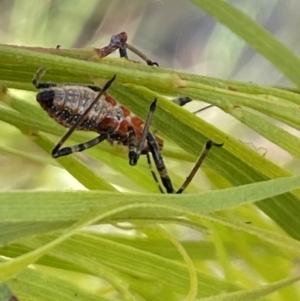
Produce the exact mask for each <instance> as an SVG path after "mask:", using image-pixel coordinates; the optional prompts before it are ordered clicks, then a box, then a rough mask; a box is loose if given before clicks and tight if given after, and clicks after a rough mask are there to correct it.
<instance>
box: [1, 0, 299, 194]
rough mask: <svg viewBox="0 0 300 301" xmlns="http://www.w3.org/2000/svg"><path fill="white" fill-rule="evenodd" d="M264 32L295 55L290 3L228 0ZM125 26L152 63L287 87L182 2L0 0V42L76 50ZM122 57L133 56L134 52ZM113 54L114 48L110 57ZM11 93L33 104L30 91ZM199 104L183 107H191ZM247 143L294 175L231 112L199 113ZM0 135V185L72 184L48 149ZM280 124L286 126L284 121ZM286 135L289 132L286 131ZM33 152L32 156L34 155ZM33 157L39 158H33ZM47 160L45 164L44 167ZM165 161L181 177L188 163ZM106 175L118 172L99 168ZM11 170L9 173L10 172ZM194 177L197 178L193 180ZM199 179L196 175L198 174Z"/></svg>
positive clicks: (293, 4) (292, 162)
mask: <svg viewBox="0 0 300 301" xmlns="http://www.w3.org/2000/svg"><path fill="white" fill-rule="evenodd" d="M229 2H230V3H232V4H233V5H235V6H236V7H238V8H239V9H241V10H242V11H244V12H245V13H246V14H247V15H249V16H251V17H252V18H253V19H255V21H256V22H258V23H259V24H261V25H263V26H264V27H265V28H267V29H268V30H269V31H270V32H272V33H273V34H274V35H275V36H276V37H277V38H278V39H279V40H280V41H282V42H283V43H284V44H286V45H287V46H288V47H289V48H291V49H292V50H293V51H294V52H295V53H297V52H298V51H297V49H298V48H299V49H300V47H298V45H299V43H300V41H299V39H298V28H299V25H300V24H299V23H300V19H299V18H298V11H299V10H298V9H299V8H300V2H299V1H296V0H251V1H245V0H242V1H229ZM121 31H126V32H127V33H128V37H129V38H128V41H129V43H131V44H132V45H134V46H136V47H137V48H139V49H141V50H142V51H143V52H145V53H146V54H147V56H149V57H150V58H151V59H152V60H154V61H157V62H159V64H160V66H162V67H166V68H175V69H179V70H184V71H187V72H191V73H196V74H202V75H205V76H212V77H217V78H223V79H233V80H239V81H245V82H254V83H259V84H265V85H272V86H284V87H293V86H292V85H291V84H290V82H289V81H288V80H287V79H286V78H285V77H284V76H283V75H282V74H281V73H280V72H278V71H277V70H276V69H275V68H274V67H273V66H272V65H271V63H269V62H268V61H267V60H266V59H264V58H263V57H262V56H261V55H259V54H257V53H256V52H255V50H253V49H251V48H250V47H249V46H247V45H246V44H245V42H244V41H242V40H241V39H240V38H239V37H237V36H236V35H234V34H233V33H231V32H230V31H229V30H228V29H227V28H225V27H224V26H222V25H220V24H218V23H217V22H216V21H215V20H214V19H212V18H211V17H210V16H208V15H207V14H205V13H204V12H201V11H200V10H199V9H198V8H197V7H196V6H195V5H194V4H192V3H190V2H189V1H184V0H165V1H162V0H161V1H159V0H158V1H156V0H145V1H138V0H130V1H121V0H119V1H118V0H113V1H99V0H89V1H83V0H72V1H71V0H65V1H55V0H52V1H50V0H49V1H46V0H45V1H38V0H31V1H29V0H2V1H0V43H2V44H12V45H24V46H25V45H26V46H41V47H56V45H61V47H62V48H70V47H76V48H84V47H102V46H104V45H107V44H108V42H109V40H110V37H111V36H112V35H113V34H116V33H119V32H121ZM129 55H130V58H132V59H135V60H139V59H138V58H137V57H136V56H135V55H134V54H132V53H129ZM113 56H114V57H118V53H117V52H116V53H114V54H113ZM16 95H17V96H18V97H21V98H25V99H27V100H29V101H32V102H35V96H34V94H33V93H29V92H27V93H18V94H16ZM202 106H204V104H202V103H200V102H198V101H194V102H192V103H190V104H188V105H187V109H189V110H192V111H193V110H197V109H199V108H201V107H202ZM199 116H201V118H204V119H206V120H208V121H209V122H212V123H213V124H215V125H216V126H218V127H222V129H223V130H224V131H227V132H230V133H231V134H232V135H233V136H234V137H236V138H237V139H240V140H241V141H242V142H244V143H245V144H247V145H249V147H251V148H255V149H257V151H258V152H259V153H261V154H262V155H265V156H266V157H267V158H269V159H271V160H276V162H277V163H278V164H280V165H284V166H285V167H286V168H287V169H289V170H290V171H292V172H294V173H297V170H298V169H299V162H298V160H296V159H294V158H292V157H291V156H290V155H289V154H288V153H287V152H285V151H283V150H282V149H280V148H279V147H277V146H275V145H274V144H272V143H270V142H269V141H267V140H266V139H264V138H261V137H260V136H258V135H257V134H256V133H255V132H254V131H252V130H249V129H248V128H246V127H245V126H244V125H241V124H240V123H239V122H237V121H236V120H234V119H233V118H232V117H230V116H228V115H227V114H225V113H223V112H221V111H220V110H218V109H216V108H213V109H210V110H207V111H205V112H202V113H200V114H199ZM0 124H1V137H0V164H1V173H0V189H24V188H35V189H45V188H56V189H60V188H76V189H78V188H79V189H83V186H82V185H81V184H79V183H78V182H77V181H76V180H75V179H73V178H72V176H70V175H68V174H67V173H66V172H65V171H64V170H61V169H60V168H58V167H56V166H55V165H56V163H55V162H54V160H52V159H51V158H50V156H49V154H45V153H44V152H43V151H41V150H40V149H39V148H37V147H36V146H35V145H33V143H32V142H31V141H29V139H27V138H26V137H24V136H23V135H21V134H20V133H19V132H18V130H16V129H15V128H13V127H12V126H10V125H7V124H5V123H3V122H1V123H0ZM284 127H285V129H287V130H290V131H292V130H291V129H289V128H288V127H287V126H284ZM293 134H295V135H297V133H295V130H293ZM6 147H9V148H10V150H11V149H16V150H18V149H24V148H25V149H26V150H27V151H28V152H29V153H32V155H33V156H34V157H35V158H34V160H30V159H28V158H20V157H18V156H14V155H13V154H12V153H11V151H8V150H7V149H6ZM39 156H40V157H39ZM39 158H41V161H42V162H39ZM45 160H48V161H49V163H51V164H45V163H44V162H45ZM167 164H168V165H169V166H170V165H171V167H172V168H173V167H174V169H177V170H183V172H182V174H183V175H184V174H186V173H187V171H188V169H189V168H190V166H191V164H188V163H186V166H185V165H184V164H181V163H178V162H171V161H170V160H167ZM99 168H100V170H101V172H103V171H104V172H105V173H107V175H108V177H109V178H114V177H116V176H118V175H117V174H116V173H114V171H112V170H110V169H109V168H106V167H105V166H102V167H101V166H100V167H99ZM16 175H17V176H16ZM198 180H199V179H198ZM201 180H202V181H203V179H202V178H201Z"/></svg>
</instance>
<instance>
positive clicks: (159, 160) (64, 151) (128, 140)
mask: <svg viewBox="0 0 300 301" xmlns="http://www.w3.org/2000/svg"><path fill="white" fill-rule="evenodd" d="M45 71H46V69H45V68H40V69H39V70H38V71H37V73H36V75H35V76H34V78H33V80H32V83H33V85H34V86H35V87H36V88H37V89H42V90H41V91H40V92H38V93H37V95H36V99H37V101H38V102H39V104H40V105H41V107H42V108H43V109H44V110H45V111H46V112H47V113H48V115H49V116H50V117H51V118H53V119H54V120H55V121H56V122H57V123H59V124H61V125H63V126H64V127H67V128H69V129H68V131H67V132H66V134H65V135H64V136H63V137H62V138H61V139H60V141H59V142H58V144H57V145H56V146H55V148H54V149H53V150H52V156H53V157H54V158H58V157H62V156H66V155H69V154H72V153H74V152H81V151H83V150H85V149H88V148H90V147H93V146H95V145H97V144H99V143H101V142H102V141H104V140H108V141H109V142H110V143H113V142H117V143H120V144H123V145H127V146H128V148H129V164H130V165H136V164H137V162H138V159H139V157H140V155H142V154H146V155H147V160H148V164H149V166H150V167H151V159H150V156H149V152H150V153H151V155H152V157H153V159H154V162H155V166H156V169H157V171H158V172H159V174H160V177H161V181H162V184H163V186H164V187H165V189H166V190H167V193H182V192H183V191H184V189H185V188H186V187H187V186H188V184H189V183H190V182H191V180H192V179H193V177H194V175H195V174H196V172H197V170H198V169H199V167H200V166H201V164H202V162H203V160H204V158H205V157H206V155H207V154H208V151H209V150H210V148H211V147H212V146H218V147H221V146H222V145H223V144H218V143H215V142H213V141H211V140H210V141H208V142H207V143H206V146H205V149H204V151H203V152H202V153H201V155H200V157H199V159H198V161H197V163H196V164H195V166H194V168H193V169H192V171H191V173H190V174H189V176H188V177H187V178H186V180H185V181H184V183H183V185H182V186H181V187H180V189H179V190H177V191H176V190H175V189H174V188H173V185H172V182H171V179H170V177H169V175H168V172H167V169H166V166H165V163H164V160H163V157H162V155H161V152H160V151H161V149H162V147H163V140H162V139H160V138H158V137H156V136H155V135H154V134H152V133H151V132H150V130H149V129H150V125H151V122H152V119H153V114H154V111H155V108H156V99H155V100H154V101H153V102H152V104H151V105H150V109H149V113H148V116H147V119H146V121H145V122H143V121H142V120H141V119H140V118H139V117H137V116H130V111H129V110H128V109H126V108H125V107H123V106H121V105H118V104H117V102H116V100H115V99H113V98H112V97H111V96H109V95H108V94H107V93H106V91H107V90H108V89H109V87H110V86H111V84H112V83H113V81H114V80H115V78H116V76H113V78H112V79H111V80H109V81H108V82H107V83H106V84H105V85H104V87H103V88H102V89H101V88H100V87H97V86H94V85H78V84H56V83H50V82H40V79H41V77H42V76H43V74H44V73H45ZM188 101H189V99H186V100H184V98H183V99H181V100H177V101H176V102H177V103H179V104H180V105H184V104H185V103H186V102H188ZM143 124H144V126H143ZM76 129H77V130H85V131H94V132H97V133H99V134H100V135H99V136H97V137H96V138H94V139H92V140H89V141H87V142H85V143H80V144H77V145H74V146H71V147H64V148H61V147H62V145H63V144H64V143H65V142H66V140H67V139H68V138H69V137H70V136H71V134H72V133H73V132H74V131H75V130H76ZM151 172H152V176H153V178H154V180H155V181H156V182H157V183H158V186H159V189H160V191H161V192H163V189H162V187H161V186H160V185H159V182H158V179H157V177H156V174H155V172H154V171H153V170H152V169H151Z"/></svg>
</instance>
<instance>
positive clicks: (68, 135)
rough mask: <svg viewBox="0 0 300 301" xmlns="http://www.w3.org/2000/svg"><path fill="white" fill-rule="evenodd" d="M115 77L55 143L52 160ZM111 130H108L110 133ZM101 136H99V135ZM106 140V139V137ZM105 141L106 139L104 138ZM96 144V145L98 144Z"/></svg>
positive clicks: (113, 78)
mask: <svg viewBox="0 0 300 301" xmlns="http://www.w3.org/2000/svg"><path fill="white" fill-rule="evenodd" d="M115 78H116V75H114V76H113V77H112V78H111V79H110V80H109V81H108V82H107V83H106V84H105V85H104V87H103V89H102V90H101V91H100V92H99V93H98V95H97V96H96V97H95V99H94V100H93V101H92V103H91V104H90V105H89V107H88V108H87V109H86V110H85V112H84V113H83V114H82V115H81V116H80V117H79V118H78V119H77V121H76V123H74V124H73V125H72V127H70V128H69V130H68V131H67V132H66V133H65V135H64V136H63V137H62V138H61V139H60V141H59V142H58V143H57V145H56V146H55V148H54V149H53V151H52V156H53V157H54V158H57V157H56V154H57V152H58V150H59V149H60V148H61V146H62V145H63V144H64V143H65V142H66V140H67V139H68V138H69V137H70V136H71V135H72V133H73V132H74V131H75V130H76V129H77V128H78V126H80V125H81V123H82V122H83V121H84V119H85V117H86V116H87V115H88V113H89V112H90V111H91V109H92V108H93V106H94V105H95V104H96V103H97V102H98V100H99V99H100V97H101V96H102V95H103V94H104V93H105V91H106V90H107V89H108V88H109V87H110V85H111V84H112V83H113V81H114V80H115ZM111 131H112V130H110V132H111ZM100 136H101V135H100ZM107 138H108V137H107ZM105 139H106V138H105ZM100 142H101V141H100ZM100 142H98V143H100Z"/></svg>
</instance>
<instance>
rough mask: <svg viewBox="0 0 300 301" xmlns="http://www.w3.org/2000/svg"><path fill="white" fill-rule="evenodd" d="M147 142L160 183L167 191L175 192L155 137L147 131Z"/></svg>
mask: <svg viewBox="0 0 300 301" xmlns="http://www.w3.org/2000/svg"><path fill="white" fill-rule="evenodd" d="M147 143H148V148H149V151H150V152H151V154H152V157H153V159H154V163H155V166H156V169H157V171H158V173H159V175H160V178H161V181H162V184H163V185H164V187H165V188H166V190H167V193H176V191H175V190H174V188H173V185H172V181H171V178H170V177H169V175H168V171H167V168H166V165H165V162H164V160H163V157H162V155H161V153H160V151H159V148H158V145H157V143H156V141H155V137H154V136H153V134H152V133H151V132H148V134H147Z"/></svg>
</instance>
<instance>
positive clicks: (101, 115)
mask: <svg viewBox="0 0 300 301" xmlns="http://www.w3.org/2000/svg"><path fill="white" fill-rule="evenodd" d="M97 94H98V92H95V91H93V90H91V89H90V88H88V87H84V86H61V87H53V88H49V89H45V90H43V91H41V92H39V93H38V94H37V96H36V99H37V101H38V102H39V103H40V105H41V106H42V107H43V108H44V110H45V111H46V112H47V113H48V114H49V116H50V117H51V118H53V119H54V120H55V121H56V122H58V123H59V124H61V125H63V126H64V127H70V126H72V125H73V124H74V123H75V122H76V120H78V118H79V117H80V116H81V115H82V114H83V113H84V112H85V111H86V110H87V108H88V107H89V105H90V104H91V102H92V101H93V100H94V99H95V97H96V96H97ZM104 97H105V96H103V98H101V99H99V101H98V102H97V103H96V104H95V105H94V106H93V108H92V109H91V111H90V112H89V113H88V115H87V116H86V118H85V120H84V122H83V123H82V124H81V125H80V126H79V128H78V130H86V131H95V132H98V133H102V132H103V131H105V130H107V128H108V127H109V126H112V127H114V128H117V127H118V125H119V124H120V122H121V121H122V120H123V111H122V110H121V109H120V108H119V107H117V106H114V105H112V104H111V103H109V102H107V101H106V100H105V99H104Z"/></svg>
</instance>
